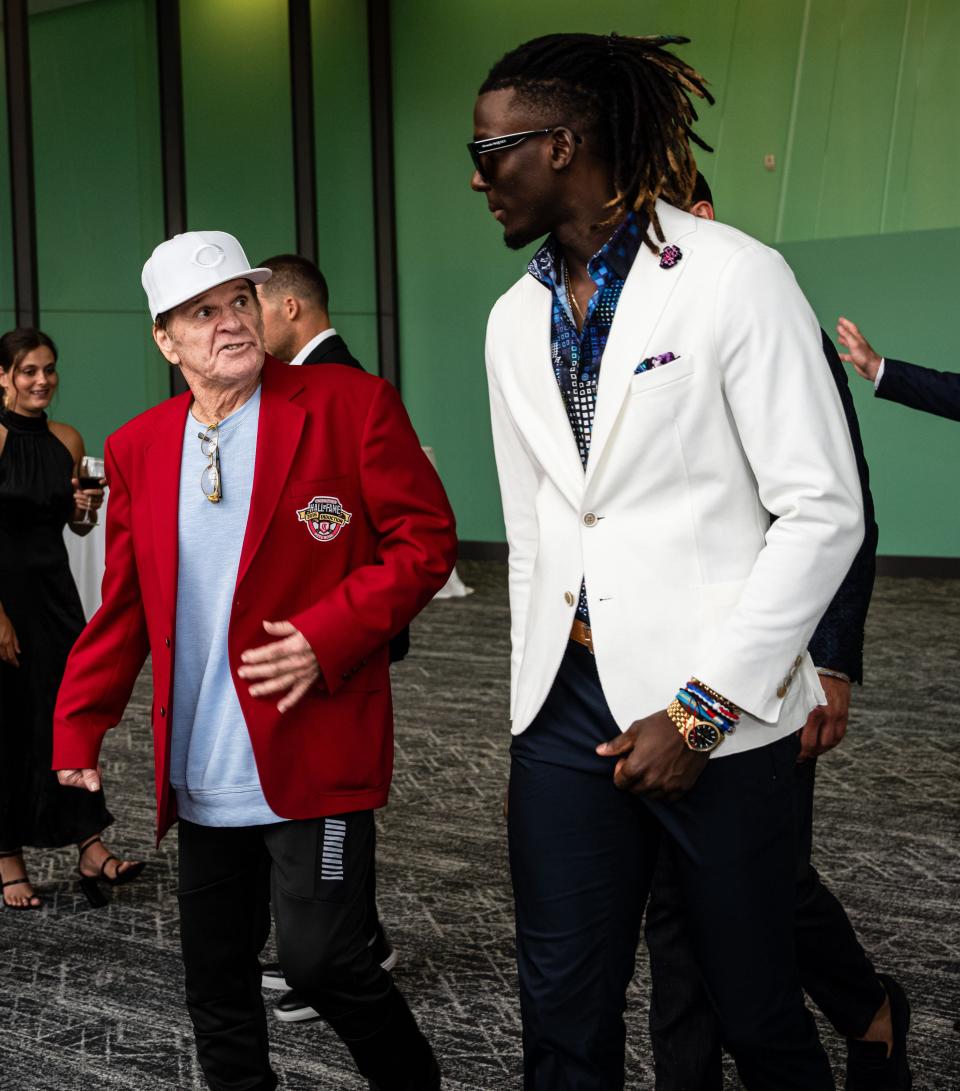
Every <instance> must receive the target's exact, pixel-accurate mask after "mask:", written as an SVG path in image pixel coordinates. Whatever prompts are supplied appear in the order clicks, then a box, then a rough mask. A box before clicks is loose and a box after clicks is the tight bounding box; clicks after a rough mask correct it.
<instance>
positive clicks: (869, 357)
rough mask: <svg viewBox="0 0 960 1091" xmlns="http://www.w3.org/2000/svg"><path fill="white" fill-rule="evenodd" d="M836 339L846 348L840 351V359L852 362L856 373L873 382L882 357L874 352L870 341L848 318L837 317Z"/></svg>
mask: <svg viewBox="0 0 960 1091" xmlns="http://www.w3.org/2000/svg"><path fill="white" fill-rule="evenodd" d="M837 340H838V341H839V342H840V344H841V345H843V347H844V348H845V349H846V350H847V351H846V352H841V353H840V359H841V360H845V361H846V362H847V363H848V364H853V366H854V368H855V369H856V372H857V374H858V375H862V376H863V377H864V379H869V380H870V382H871V383H872V382H875V381H876V378H877V372H878V371H879V370H880V361H881V360H882V359H883V357H882V356H880V355H879V354H878V353H876V352H874V350H873V347H872V346H871V344H870V342H869V341H868V340H867V339H866V337H864V336H863V334H862V333H861V332H860V331H859V330H858V329H857V327H856V324H855V323H853V322H851V321H850V319H849V318H843V317H840V318H839V319H837Z"/></svg>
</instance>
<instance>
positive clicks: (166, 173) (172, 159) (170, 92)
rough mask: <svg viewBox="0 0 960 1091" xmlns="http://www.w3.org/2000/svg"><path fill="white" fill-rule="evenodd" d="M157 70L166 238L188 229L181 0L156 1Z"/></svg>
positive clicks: (173, 389)
mask: <svg viewBox="0 0 960 1091" xmlns="http://www.w3.org/2000/svg"><path fill="white" fill-rule="evenodd" d="M155 3H156V8H157V72H158V74H159V76H160V159H161V164H162V170H163V230H164V234H165V236H166V237H167V238H168V239H169V238H172V237H173V236H174V235H179V234H181V233H182V232H184V231H186V230H187V173H186V166H185V161H186V156H185V153H184V146H183V68H182V59H181V49H180V0H155ZM186 389H187V384H186V382H185V381H184V378H183V375H182V374H181V372H180V369H179V368H177V367H173V366H172V365H171V367H170V394H171V396H172V395H174V394H182V393H183V392H184V391H185V390H186Z"/></svg>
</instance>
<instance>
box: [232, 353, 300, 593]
mask: <svg viewBox="0 0 960 1091" xmlns="http://www.w3.org/2000/svg"><path fill="white" fill-rule="evenodd" d="M298 371H299V369H298V368H292V367H290V366H289V365H288V364H282V363H280V361H279V360H274V359H273V358H272V357H269V356H268V357H267V359H266V362H265V363H264V366H263V385H262V388H261V391H260V423H259V425H258V428H257V457H256V462H255V464H254V470H253V492H252V494H251V497H250V514H249V515H248V516H247V529H246V532H245V534H244V536H243V547H242V549H241V550H240V567H239V570H238V572H237V585H238V586H239V584H240V582H241V580H242V579H243V577H244V575H245V574H246V571H247V569H248V568H249V567H250V562H251V561H252V560H253V558H254V556H255V555H256V552H257V550H258V549H259V548H260V543H261V541H262V540H263V536H264V534H265V533H266V529H267V527H268V526H269V525H270V520H271V519H272V518H273V513H274V511H275V510H276V507H277V504H278V503H279V500H280V497H281V496H282V495H283V490H284V486H285V484H286V481H287V477H288V476H289V473H290V467H291V466H292V465H293V460H294V456H295V455H296V453H297V447H298V446H299V444H300V436H301V434H302V432H303V425H304V422H305V420H306V417H307V414H306V412H305V411H304V410H303V409H302V408H301V407H300V406H299V405H294V404H293V402H292V401H291V399H292V398H294V397H295V396H296V395H297V394H299V393H300V391H301V390H303V382H302V381H301V380H300V378H299V376H298V374H297V372H298Z"/></svg>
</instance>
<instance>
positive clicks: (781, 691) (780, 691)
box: [777, 682, 787, 701]
mask: <svg viewBox="0 0 960 1091" xmlns="http://www.w3.org/2000/svg"><path fill="white" fill-rule="evenodd" d="M786 695H787V687H786V686H785V685H784V684H783V683H782V682H781V683H780V685H779V686H777V696H778V697H779V698H780V700H781V701H782V700H783V698H784V697H786Z"/></svg>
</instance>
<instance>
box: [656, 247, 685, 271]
mask: <svg viewBox="0 0 960 1091" xmlns="http://www.w3.org/2000/svg"><path fill="white" fill-rule="evenodd" d="M682 257H683V251H682V250H681V249H680V247H679V246H665V247H664V248H663V249H662V250H661V251H660V268H661V269H672V268H673V267H674V266H675V265H676V264H677V262H678V261H679V260H680V259H681V258H682Z"/></svg>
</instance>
